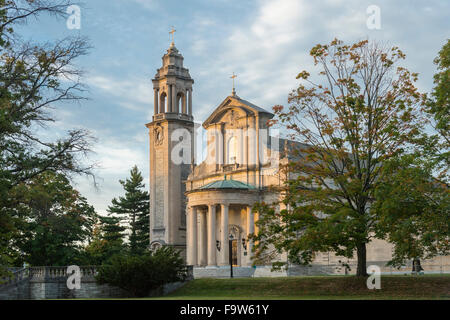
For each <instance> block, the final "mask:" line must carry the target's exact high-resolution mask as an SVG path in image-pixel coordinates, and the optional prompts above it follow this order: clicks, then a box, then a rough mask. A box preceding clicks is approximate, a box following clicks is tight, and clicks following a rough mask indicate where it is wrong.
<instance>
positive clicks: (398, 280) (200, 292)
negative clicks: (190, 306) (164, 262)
mask: <svg viewBox="0 0 450 320" xmlns="http://www.w3.org/2000/svg"><path fill="white" fill-rule="evenodd" d="M157 299H170V300H171V299H176V300H210V299H213V300H215V299H217V300H230V299H237V300H239V299H245V300H252V299H257V300H264V299H270V300H272V299H273V300H275V299H283V300H284V299H286V300H289V299H450V275H426V276H410V275H409V276H382V277H381V289H380V290H369V289H367V286H366V279H361V278H357V277H354V276H347V277H344V276H319V277H283V278H241V279H197V280H193V281H190V282H189V283H187V284H186V285H184V286H183V287H181V288H180V289H178V290H176V291H175V292H173V293H171V294H169V295H168V296H165V297H160V298H157Z"/></svg>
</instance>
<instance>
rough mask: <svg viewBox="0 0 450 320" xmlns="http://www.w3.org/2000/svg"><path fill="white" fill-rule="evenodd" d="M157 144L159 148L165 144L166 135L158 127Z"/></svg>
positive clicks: (156, 132) (156, 131) (156, 130)
mask: <svg viewBox="0 0 450 320" xmlns="http://www.w3.org/2000/svg"><path fill="white" fill-rule="evenodd" d="M154 133H155V144H156V145H157V146H159V145H161V144H162V143H163V140H164V133H163V129H162V128H161V127H157V128H156V129H155V132H154Z"/></svg>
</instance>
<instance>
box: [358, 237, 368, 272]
mask: <svg viewBox="0 0 450 320" xmlns="http://www.w3.org/2000/svg"><path fill="white" fill-rule="evenodd" d="M356 254H357V257H358V267H357V269H356V275H357V276H358V277H366V276H367V265H366V244H365V243H364V242H363V243H359V244H358V245H357V246H356Z"/></svg>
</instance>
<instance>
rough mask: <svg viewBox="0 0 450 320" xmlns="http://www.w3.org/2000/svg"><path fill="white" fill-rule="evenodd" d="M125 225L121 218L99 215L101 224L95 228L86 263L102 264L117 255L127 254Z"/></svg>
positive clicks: (87, 251) (87, 248) (86, 252)
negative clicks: (122, 223) (121, 222)
mask: <svg viewBox="0 0 450 320" xmlns="http://www.w3.org/2000/svg"><path fill="white" fill-rule="evenodd" d="M125 229H126V228H125V227H124V226H122V225H121V224H120V218H118V217H114V216H111V215H109V216H99V224H98V225H97V227H96V228H95V229H94V234H93V240H92V241H91V242H90V243H89V245H88V246H87V247H86V250H85V255H86V264H91V265H100V264H103V263H105V262H107V261H110V259H111V258H112V257H114V256H116V255H120V254H125V253H126V246H125V243H124V237H125V235H124V231H125Z"/></svg>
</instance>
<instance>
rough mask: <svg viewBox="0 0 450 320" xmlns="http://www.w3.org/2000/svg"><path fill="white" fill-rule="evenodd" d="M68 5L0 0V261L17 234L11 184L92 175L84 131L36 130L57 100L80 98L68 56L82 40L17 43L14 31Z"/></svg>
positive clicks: (83, 46)
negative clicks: (48, 133)
mask: <svg viewBox="0 0 450 320" xmlns="http://www.w3.org/2000/svg"><path fill="white" fill-rule="evenodd" d="M70 4H71V2H70V1H53V0H34V1H29V0H0V215H1V216H2V218H1V219H0V234H1V235H2V237H1V239H0V261H1V260H5V257H6V256H5V252H6V250H7V244H8V242H9V241H10V239H12V238H14V236H15V235H16V234H17V233H19V230H18V229H17V227H18V223H19V224H20V222H21V221H20V219H18V217H17V216H15V208H14V207H13V202H14V199H12V197H11V194H13V193H14V188H17V187H20V186H21V185H24V184H27V183H28V182H30V181H31V180H32V179H34V178H36V177H38V176H40V175H41V174H44V173H47V172H55V173H62V174H65V175H67V176H70V175H72V174H83V175H90V176H92V177H93V174H92V168H93V165H91V164H85V163H84V161H83V160H84V157H85V156H86V155H87V153H88V152H89V151H90V144H91V142H92V141H93V140H92V137H91V136H90V135H89V133H88V132H86V131H85V130H70V131H69V132H68V133H67V136H66V137H61V138H58V139H55V140H53V141H51V140H48V139H43V138H42V136H40V135H38V134H37V130H36V129H37V128H39V127H41V128H42V127H45V126H46V124H48V123H51V122H53V121H54V119H53V116H52V114H51V113H50V110H52V109H53V108H55V107H56V105H57V104H58V103H60V102H70V101H81V100H83V99H84V97H83V96H82V94H83V91H84V90H85V89H84V87H83V85H82V84H81V82H80V79H81V76H82V72H81V71H80V70H79V69H77V68H76V67H75V66H74V61H75V60H76V59H77V58H78V57H80V56H82V55H85V54H86V53H87V51H88V49H89V45H88V42H87V40H86V39H85V38H80V37H72V38H66V39H63V40H60V41H56V42H55V43H53V44H52V43H46V44H39V43H33V42H23V41H22V40H21V38H20V36H19V35H18V34H17V33H16V32H15V30H14V27H15V26H16V25H17V24H24V23H26V22H27V21H28V19H29V18H32V17H33V18H38V17H39V16H40V15H41V14H51V15H54V16H55V17H66V16H67V14H66V9H67V6H68V5H70ZM0 264H3V263H0ZM0 272H1V271H0Z"/></svg>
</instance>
